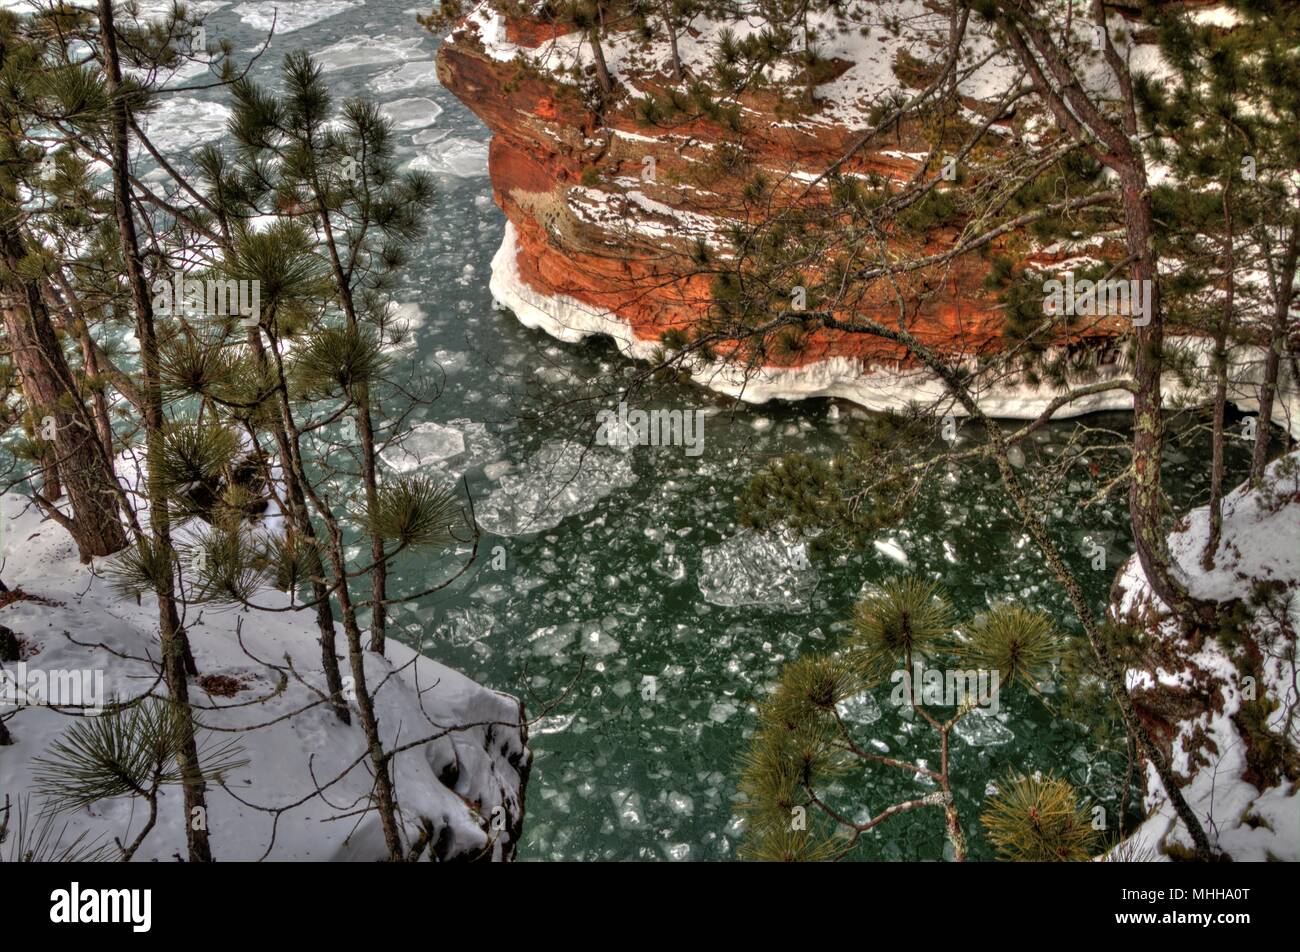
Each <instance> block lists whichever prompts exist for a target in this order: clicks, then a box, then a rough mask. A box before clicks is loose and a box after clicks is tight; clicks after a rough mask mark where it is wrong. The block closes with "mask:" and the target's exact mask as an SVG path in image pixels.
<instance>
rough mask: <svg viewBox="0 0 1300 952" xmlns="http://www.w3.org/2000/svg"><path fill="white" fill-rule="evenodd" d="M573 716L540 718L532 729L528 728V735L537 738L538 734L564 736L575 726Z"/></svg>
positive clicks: (560, 715)
mask: <svg viewBox="0 0 1300 952" xmlns="http://www.w3.org/2000/svg"><path fill="white" fill-rule="evenodd" d="M574 717H575V715H573V714H548V715H546V716H545V717H542V718H539V719H538V720H537V722H536V723H535V724H533V726H532V727H530V728H528V733H529V734H531V735H533V736H537V735H538V734H562V733H564V732H565V731H567V730H568V729H569V727H570V726H571V725H572V724H573V718H574Z"/></svg>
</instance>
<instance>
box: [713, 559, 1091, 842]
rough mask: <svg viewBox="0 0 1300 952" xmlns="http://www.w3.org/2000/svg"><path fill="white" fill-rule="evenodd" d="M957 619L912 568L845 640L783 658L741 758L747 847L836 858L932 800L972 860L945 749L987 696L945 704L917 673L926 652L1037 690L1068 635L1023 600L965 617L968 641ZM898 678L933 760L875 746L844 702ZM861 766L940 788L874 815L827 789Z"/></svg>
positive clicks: (862, 607) (878, 597)
mask: <svg viewBox="0 0 1300 952" xmlns="http://www.w3.org/2000/svg"><path fill="white" fill-rule="evenodd" d="M954 623H955V613H954V611H953V609H952V607H951V605H950V604H949V602H948V600H947V598H946V597H945V596H944V594H943V592H942V591H940V590H939V588H938V587H937V586H936V585H935V584H934V583H932V582H928V581H926V580H924V579H920V578H917V577H914V576H904V577H902V578H896V579H890V580H888V581H886V582H885V583H883V584H882V585H881V586H880V587H879V588H878V589H876V590H875V591H873V592H871V593H869V594H868V595H867V596H866V597H865V598H864V599H863V600H862V601H860V602H859V603H858V605H857V606H856V608H855V611H854V616H853V632H852V636H851V637H850V638H849V640H848V641H847V643H845V644H844V645H842V646H841V647H840V648H839V649H838V650H836V651H833V652H831V653H829V654H819V655H810V656H805V657H802V658H799V659H797V660H795V661H791V662H788V663H787V664H785V665H784V666H783V667H782V669H781V674H780V677H779V680H778V682H777V686H776V688H775V689H774V690H773V691H772V693H771V694H770V695H769V696H768V697H767V698H765V699H764V700H763V701H762V702H761V703H760V705H759V712H758V716H759V727H758V730H757V731H756V732H755V734H754V737H753V739H752V741H751V742H750V744H749V746H748V748H747V749H746V752H745V754H744V757H743V761H742V764H743V767H742V773H741V778H740V782H739V788H740V793H741V795H742V797H743V800H742V802H741V806H740V810H741V812H742V814H743V816H744V818H745V844H744V847H743V853H744V855H745V856H746V857H747V858H750V859H759V860H785V861H788V860H805V861H806V860H830V859H839V858H842V857H844V856H847V855H850V854H852V853H853V852H854V850H855V849H856V848H857V847H858V845H859V843H860V842H861V840H862V836H863V835H864V834H865V833H868V832H869V831H871V830H874V829H875V828H876V827H877V826H879V825H880V824H882V823H885V822H886V821H888V820H889V819H891V818H893V817H895V816H898V815H899V814H901V813H906V812H910V811H912V810H922V809H926V808H931V807H933V808H937V809H939V810H941V811H942V812H943V816H944V830H945V835H946V837H947V841H948V845H949V847H950V848H951V850H952V855H953V858H954V859H956V860H957V861H958V862H960V861H963V860H965V859H966V857H967V852H968V846H967V834H966V829H965V827H964V826H963V824H962V820H961V816H960V814H959V811H958V809H957V805H956V802H955V800H954V798H953V777H952V775H951V771H950V764H949V756H948V751H949V739H950V736H951V733H952V731H953V728H954V727H956V726H957V724H958V723H960V721H961V720H962V719H963V718H965V717H967V716H969V715H970V714H971V712H972V711H973V710H974V709H975V707H976V706H977V704H978V703H979V699H977V698H973V697H970V696H965V697H960V698H958V697H952V698H944V699H943V700H942V701H939V702H938V703H936V702H935V700H934V698H933V697H932V696H930V695H929V694H927V688H925V687H924V686H923V684H922V683H918V682H917V681H916V680H915V679H914V674H915V672H917V671H918V670H920V668H918V665H920V664H921V663H922V662H924V664H925V666H927V667H928V668H929V670H930V671H931V672H933V673H938V672H940V671H941V670H956V669H957V668H963V669H968V670H977V671H980V672H984V673H985V674H987V675H989V676H990V680H989V681H988V682H986V683H988V684H991V685H992V686H993V687H992V691H993V692H1000V691H1001V690H1002V689H1003V688H1005V687H1012V686H1018V687H1020V688H1021V689H1023V690H1028V691H1029V692H1030V693H1031V694H1035V695H1036V694H1037V693H1038V689H1037V687H1036V684H1037V682H1038V681H1039V680H1040V679H1041V678H1042V677H1043V676H1044V673H1045V672H1046V671H1047V670H1048V668H1049V666H1050V665H1051V664H1052V662H1053V661H1054V660H1055V659H1056V658H1057V657H1058V656H1059V654H1060V652H1061V649H1062V640H1061V637H1060V635H1059V634H1058V633H1057V632H1056V630H1055V627H1054V626H1053V625H1052V623H1051V622H1050V620H1049V619H1047V618H1045V617H1044V616H1042V615H1040V614H1037V613H1035V612H1032V611H1029V610H1027V609H1025V608H1023V607H1021V606H1019V605H1015V604H1003V605H998V606H996V607H994V608H993V609H991V610H990V611H988V612H986V613H984V614H982V615H980V616H977V617H975V618H974V619H971V620H969V621H968V622H966V623H965V624H963V625H962V626H961V630H962V636H963V637H962V638H961V639H959V640H955V639H954V638H953V628H954ZM896 672H901V677H900V676H898V675H897V674H896ZM993 672H996V673H997V676H998V678H999V680H998V681H996V682H995V681H992V680H991V675H992V673H993ZM890 682H892V683H894V684H895V685H896V687H895V689H894V692H893V693H894V694H895V695H898V696H899V701H900V703H903V704H907V705H910V706H911V707H912V709H913V710H914V711H915V712H916V714H917V715H918V716H919V717H920V718H921V720H922V722H923V723H925V724H926V725H927V726H928V727H929V728H930V729H931V731H932V732H933V734H934V737H935V740H936V742H937V751H936V752H937V754H938V757H937V761H936V766H935V767H929V766H927V765H926V764H925V763H920V762H912V761H909V760H906V759H899V758H895V757H890V756H885V755H883V754H879V753H875V752H873V751H871V750H869V749H867V748H866V747H864V746H863V745H861V744H860V743H859V741H858V739H857V738H855V737H854V735H853V732H852V731H851V729H850V727H849V726H848V724H847V723H846V721H845V719H844V717H843V714H842V712H841V706H842V705H843V704H844V702H846V701H848V700H850V699H852V698H856V697H858V696H860V695H862V694H863V693H865V692H871V691H874V690H876V689H877V688H879V687H880V686H881V685H883V684H885V683H890ZM900 689H901V690H900ZM993 696H994V695H993V694H990V698H992V697H993ZM999 696H1000V695H999ZM990 698H986V699H984V700H989V699H990ZM948 701H955V702H956V704H955V706H952V705H947V706H949V707H951V714H948V715H944V714H941V713H940V712H939V707H941V706H945V703H946V702H948ZM927 762H928V761H927ZM862 767H871V768H873V769H884V768H888V769H891V770H901V771H904V772H906V773H908V774H910V775H912V776H914V777H917V778H925V779H926V780H928V781H932V782H933V784H934V785H935V787H936V789H935V790H933V791H932V792H927V793H918V796H916V797H913V798H911V799H908V800H903V801H900V802H898V803H894V804H892V805H889V806H887V807H884V808H883V809H880V810H879V811H878V812H876V813H875V814H874V815H871V816H868V817H867V818H866V819H861V820H858V819H852V818H851V817H850V814H851V813H853V812H856V811H854V810H853V809H852V807H851V806H849V807H846V806H843V805H838V804H837V803H836V802H835V800H834V798H833V796H832V790H831V789H830V788H831V785H832V784H833V782H834V781H835V780H836V779H837V778H838V777H840V776H842V775H843V774H844V773H845V772H846V771H848V770H850V769H854V768H862ZM990 833H991V835H992V836H993V838H994V842H995V844H996V843H997V842H998V840H997V838H996V835H997V833H998V827H997V826H996V825H994V826H991V827H990ZM1069 858H1082V857H1078V856H1075V855H1073V854H1072V855H1071V856H1070V857H1069Z"/></svg>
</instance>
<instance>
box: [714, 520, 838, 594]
mask: <svg viewBox="0 0 1300 952" xmlns="http://www.w3.org/2000/svg"><path fill="white" fill-rule="evenodd" d="M817 579H818V572H817V569H816V568H814V567H813V565H812V563H811V562H810V561H809V560H808V547H807V546H806V545H805V544H804V543H802V542H798V541H795V540H793V539H791V538H789V537H787V536H785V535H783V534H770V533H758V532H750V531H744V532H741V533H739V534H738V535H735V536H733V537H732V538H730V539H727V540H726V541H724V542H720V543H718V544H717V545H713V546H709V547H707V548H706V549H704V551H703V553H702V554H701V558H700V576H699V586H700V593H701V594H702V595H703V596H704V598H705V600H706V601H709V602H712V603H713V604H714V605H724V606H726V607H728V608H733V607H736V606H739V605H763V606H767V607H772V608H777V607H780V608H785V609H786V610H787V611H796V612H802V611H807V609H808V601H809V598H810V597H811V595H812V593H813V590H814V589H815V588H816V587H817Z"/></svg>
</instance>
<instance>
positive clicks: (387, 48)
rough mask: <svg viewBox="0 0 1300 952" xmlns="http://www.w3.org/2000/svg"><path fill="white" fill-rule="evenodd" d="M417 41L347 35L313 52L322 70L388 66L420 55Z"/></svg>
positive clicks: (333, 70) (334, 70)
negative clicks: (317, 51)
mask: <svg viewBox="0 0 1300 952" xmlns="http://www.w3.org/2000/svg"><path fill="white" fill-rule="evenodd" d="M421 42H422V40H421V39H420V38H419V37H416V38H413V39H405V40H404V39H400V38H398V37H395V36H349V37H347V38H346V39H342V40H339V41H338V42H337V43H332V44H330V45H329V46H327V47H325V48H324V49H323V50H321V51H320V52H319V53H317V54H316V62H318V63H320V68H321V72H323V73H333V72H337V71H338V70H341V69H351V68H352V67H354V66H377V65H381V64H382V65H384V66H392V65H393V64H394V63H401V62H403V61H405V60H413V59H418V58H419V57H421V56H423V55H424V53H423V51H422V50H421V49H420V45H421Z"/></svg>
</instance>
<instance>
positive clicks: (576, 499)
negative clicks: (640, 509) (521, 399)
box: [478, 441, 636, 536]
mask: <svg viewBox="0 0 1300 952" xmlns="http://www.w3.org/2000/svg"><path fill="white" fill-rule="evenodd" d="M635 482H636V475H635V474H634V473H633V472H632V463H631V460H630V459H629V458H628V457H626V456H624V455H622V454H618V453H611V452H608V451H605V450H595V449H591V448H589V447H586V446H582V445H580V444H578V443H573V442H569V441H563V442H558V443H547V444H546V445H545V446H543V447H542V448H541V449H540V450H538V451H537V452H536V453H534V454H533V455H532V456H531V457H529V458H528V459H527V460H526V461H525V462H524V463H523V464H522V465H521V466H520V467H519V468H518V469H517V470H516V471H514V472H511V473H506V474H505V475H503V476H502V477H501V480H500V482H499V483H498V485H497V487H496V488H495V489H493V490H492V491H491V492H490V493H488V495H487V497H486V498H485V499H484V500H483V502H482V505H481V506H480V507H479V512H478V521H479V524H480V525H482V526H483V527H484V528H486V529H488V530H489V531H491V532H495V533H497V534H498V535H506V536H516V535H525V534H527V533H530V532H541V531H542V530H545V529H550V528H553V527H554V526H557V525H559V524H560V523H561V522H563V521H564V520H565V519H567V518H568V517H569V516H574V515H578V514H579V513H583V512H586V511H587V510H589V509H592V508H594V507H595V506H596V504H597V503H599V502H600V500H602V499H604V498H605V497H606V496H608V495H610V494H611V493H613V492H614V491H615V490H618V489H626V488H628V487H629V486H631V485H633V484H634V483H635Z"/></svg>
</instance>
